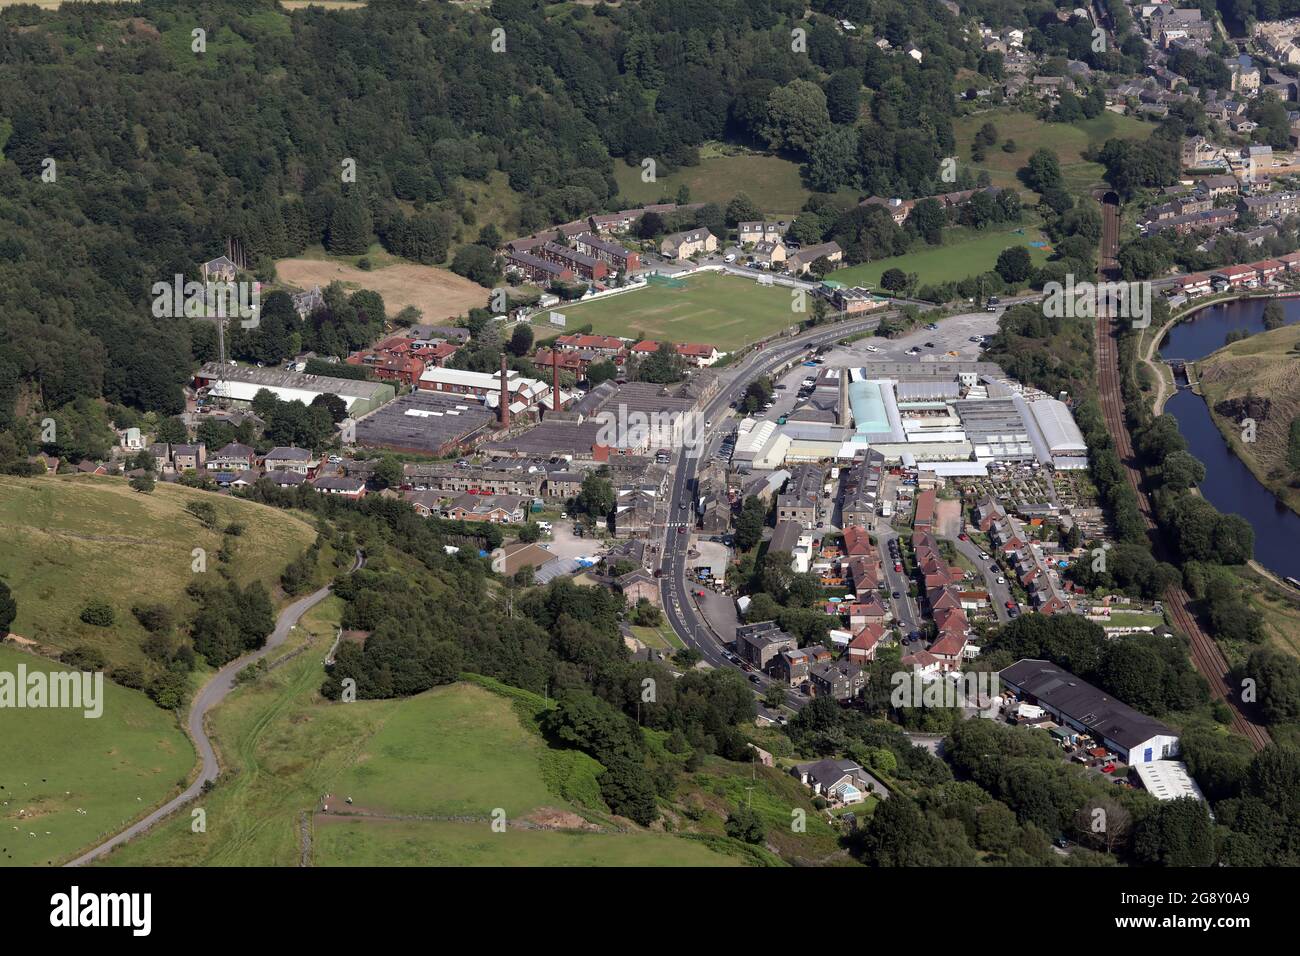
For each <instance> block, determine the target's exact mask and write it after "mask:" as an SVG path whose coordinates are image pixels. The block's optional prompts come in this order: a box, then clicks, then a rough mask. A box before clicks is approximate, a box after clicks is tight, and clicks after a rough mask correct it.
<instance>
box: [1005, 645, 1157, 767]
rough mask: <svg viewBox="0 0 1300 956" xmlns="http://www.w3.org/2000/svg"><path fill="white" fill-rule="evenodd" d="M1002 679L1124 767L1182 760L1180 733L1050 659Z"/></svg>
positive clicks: (1024, 664)
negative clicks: (1090, 738)
mask: <svg viewBox="0 0 1300 956" xmlns="http://www.w3.org/2000/svg"><path fill="white" fill-rule="evenodd" d="M998 676H999V677H1000V678H1001V680H1002V683H1003V684H1005V685H1006V686H1007V687H1009V688H1011V689H1012V690H1013V691H1015V692H1016V693H1017V694H1018V695H1020V696H1021V697H1026V698H1030V701H1029V702H1030V703H1037V704H1038V705H1039V706H1041V707H1042V708H1043V709H1044V710H1045V711H1047V712H1048V713H1049V714H1051V715H1052V716H1053V717H1054V718H1056V719H1057V720H1059V721H1060V722H1061V723H1064V724H1067V725H1068V726H1070V727H1073V728H1074V729H1075V730H1079V731H1084V732H1086V733H1089V734H1092V735H1094V736H1096V737H1099V738H1101V740H1102V743H1103V744H1104V745H1105V746H1106V747H1107V748H1109V749H1110V750H1112V751H1114V752H1115V753H1116V754H1118V755H1119V757H1120V759H1121V760H1123V761H1124V763H1126V764H1130V765H1136V764H1143V763H1151V762H1152V761H1153V760H1166V759H1168V758H1170V757H1176V756H1178V735H1177V734H1176V733H1175V732H1174V731H1173V730H1171V729H1170V728H1168V727H1166V726H1165V725H1164V724H1162V723H1160V721H1158V720H1156V719H1155V718H1154V717H1148V716H1147V715H1146V714H1143V713H1139V712H1138V711H1136V710H1134V709H1133V708H1132V707H1130V706H1128V704H1124V703H1121V702H1120V701H1118V700H1115V699H1114V698H1113V697H1111V696H1110V695H1109V694H1107V693H1105V692H1104V691H1102V690H1100V689H1099V688H1096V687H1093V686H1092V685H1091V684H1089V683H1088V682H1087V681H1084V680H1080V679H1079V678H1078V677H1075V676H1074V675H1073V674H1071V673H1070V672H1069V671H1067V670H1063V669H1062V668H1060V667H1057V666H1056V665H1055V664H1053V663H1051V662H1050V661H1038V660H1028V659H1027V660H1020V661H1016V662H1015V663H1014V664H1012V665H1011V666H1010V667H1007V668H1005V669H1004V670H1002V671H1001V672H1000V673H999V675H998Z"/></svg>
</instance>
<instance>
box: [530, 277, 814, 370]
mask: <svg viewBox="0 0 1300 956" xmlns="http://www.w3.org/2000/svg"><path fill="white" fill-rule="evenodd" d="M790 291H791V290H790V289H787V288H783V287H781V286H772V287H767V286H760V285H758V284H757V283H756V282H754V281H753V280H752V279H743V278H740V277H739V276H727V275H722V274H721V273H712V272H705V273H701V274H699V275H694V276H691V277H690V278H688V279H687V280H686V287H685V288H681V289H672V288H668V287H666V286H656V285H651V286H649V287H648V288H644V289H638V290H636V291H634V292H627V293H624V294H623V295H615V296H610V297H609V298H607V299H598V300H596V301H595V302H585V303H581V304H578V305H573V306H569V307H568V308H565V309H564V315H565V316H566V317H567V318H568V327H569V328H571V329H572V328H576V327H578V326H583V325H591V327H592V331H593V332H595V333H596V334H597V335H619V336H624V337H634V338H647V339H653V340H655V341H669V342H704V343H708V344H710V345H713V346H715V347H716V348H718V349H720V350H722V351H724V352H729V351H732V350H734V349H737V348H740V347H742V346H744V345H746V344H748V343H750V342H756V341H758V340H759V339H762V338H766V337H767V336H769V335H772V334H774V333H776V332H780V331H781V330H782V329H786V328H789V327H790V326H792V325H795V324H797V323H798V322H799V321H800V320H801V319H803V318H804V317H805V316H804V315H802V314H800V313H797V312H794V311H792V310H791V308H790V306H791V301H792V300H791V296H790ZM537 324H538V325H539V326H542V327H544V328H546V329H547V333H546V334H551V333H554V332H555V331H557V330H556V329H555V327H554V326H550V325H547V324H546V323H545V322H544V321H543V322H539V323H537ZM542 334H543V333H541V332H540V331H539V332H538V335H539V337H540V336H541V335H542Z"/></svg>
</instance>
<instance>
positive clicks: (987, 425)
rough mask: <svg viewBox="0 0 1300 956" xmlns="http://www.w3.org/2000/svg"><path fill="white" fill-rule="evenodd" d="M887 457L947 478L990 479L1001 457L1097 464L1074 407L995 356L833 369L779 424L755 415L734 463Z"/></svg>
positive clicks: (740, 436)
mask: <svg viewBox="0 0 1300 956" xmlns="http://www.w3.org/2000/svg"><path fill="white" fill-rule="evenodd" d="M867 449H870V450H871V451H872V452H874V453H876V454H878V455H879V456H880V457H881V458H882V459H883V460H884V461H886V462H902V463H903V464H906V465H908V466H916V465H924V467H925V468H926V469H927V470H933V471H936V472H937V473H939V474H942V475H984V474H988V466H989V465H990V464H993V463H995V462H1036V463H1037V464H1038V465H1041V466H1044V467H1048V466H1050V467H1053V468H1056V469H1061V470H1064V469H1078V468H1086V467H1087V445H1086V444H1085V442H1084V440H1083V435H1082V433H1081V432H1080V431H1079V428H1078V426H1077V425H1076V424H1075V422H1074V418H1073V416H1072V415H1071V413H1070V409H1069V407H1068V406H1066V405H1065V403H1063V402H1061V401H1058V400H1056V399H1053V398H1050V397H1048V396H1046V395H1043V394H1041V393H1037V392H1025V391H1024V390H1023V389H1022V388H1021V387H1020V386H1019V385H1016V384H1014V383H1012V382H1009V381H1007V380H1005V378H1004V377H1003V372H1002V370H1001V369H1000V368H998V367H997V366H996V365H993V364H991V363H988V362H911V363H908V362H876V363H870V364H868V365H866V366H863V367H861V368H842V369H841V368H824V369H822V370H821V372H820V373H819V375H818V380H817V383H816V385H815V386H814V387H813V388H812V390H811V392H810V393H809V395H808V397H807V398H806V400H805V401H804V402H802V403H801V404H799V405H797V406H796V407H795V408H794V409H793V410H792V411H791V412H789V413H788V414H787V415H786V416H785V420H784V422H781V423H773V422H767V421H756V420H753V419H745V420H744V421H742V422H741V423H740V426H739V428H738V429H737V435H736V443H735V449H734V451H733V454H732V462H733V464H734V465H735V466H736V467H737V468H738V469H740V470H767V469H774V468H778V467H780V466H781V465H783V464H786V465H788V464H796V463H801V462H820V461H853V460H854V459H856V458H860V457H861V456H862V455H863V454H864V453H865V452H866V451H867Z"/></svg>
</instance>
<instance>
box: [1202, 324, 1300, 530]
mask: <svg viewBox="0 0 1300 956" xmlns="http://www.w3.org/2000/svg"><path fill="white" fill-rule="evenodd" d="M1196 372H1197V375H1198V376H1199V380H1200V387H1201V392H1202V394H1204V396H1205V399H1206V402H1207V403H1208V405H1209V407H1210V415H1211V417H1212V418H1213V419H1214V423H1215V424H1216V425H1217V426H1218V427H1219V431H1220V432H1222V433H1223V436H1224V438H1225V439H1226V440H1227V441H1228V443H1229V444H1230V445H1231V446H1232V450H1233V453H1234V454H1236V456H1237V457H1238V458H1240V459H1241V460H1242V461H1243V462H1245V463H1246V467H1248V468H1249V469H1250V470H1251V473H1252V474H1254V476H1255V477H1256V478H1258V479H1259V481H1260V483H1261V484H1263V485H1264V486H1265V487H1266V488H1268V489H1269V490H1270V491H1272V492H1273V493H1274V494H1275V495H1277V496H1278V498H1279V499H1280V500H1281V501H1282V502H1283V503H1284V504H1285V505H1286V506H1287V507H1289V508H1291V509H1292V510H1293V511H1297V512H1300V488H1293V487H1291V475H1292V471H1291V469H1290V468H1289V467H1288V466H1287V463H1286V456H1287V436H1288V429H1289V428H1290V425H1291V421H1292V420H1293V419H1294V418H1296V417H1297V416H1300V328H1297V326H1295V325H1287V326H1283V327H1282V328H1280V329H1274V330H1273V331H1271V332H1260V333H1258V334H1256V335H1252V336H1250V338H1247V339H1243V340H1242V341H1240V342H1234V343H1233V344H1232V345H1230V346H1228V347H1227V348H1223V349H1220V350H1219V351H1217V352H1215V353H1214V354H1212V355H1210V356H1209V357H1207V358H1205V359H1203V360H1202V361H1200V362H1198V363H1196ZM1246 395H1262V396H1267V397H1268V399H1269V402H1270V406H1269V414H1268V418H1266V419H1262V420H1260V421H1259V423H1258V428H1257V430H1256V433H1255V441H1254V442H1251V443H1247V442H1243V441H1242V440H1241V426H1240V425H1238V424H1237V423H1236V422H1235V421H1232V420H1230V419H1225V418H1223V417H1222V416H1220V415H1218V414H1217V413H1216V412H1215V411H1214V406H1215V405H1217V404H1218V403H1219V402H1221V401H1223V400H1225V399H1231V398H1244V397H1245V396H1246Z"/></svg>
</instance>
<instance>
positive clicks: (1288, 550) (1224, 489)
mask: <svg viewBox="0 0 1300 956" xmlns="http://www.w3.org/2000/svg"><path fill="white" fill-rule="evenodd" d="M1264 302H1265V300H1262V299H1255V300H1247V301H1241V302H1231V303H1227V304H1225V305H1215V306H1211V307H1210V308H1208V309H1205V310H1204V311H1202V312H1200V313H1198V314H1197V315H1196V317H1195V318H1193V319H1189V320H1188V321H1186V322H1182V323H1179V324H1178V325H1176V326H1174V327H1173V328H1172V329H1171V330H1170V331H1169V334H1168V335H1167V336H1166V337H1165V340H1164V342H1162V343H1161V347H1160V356H1161V358H1178V359H1184V360H1186V361H1189V362H1192V361H1196V360H1198V359H1202V358H1204V357H1205V356H1206V355H1209V354H1210V353H1211V352H1214V351H1216V350H1218V349H1220V348H1222V347H1223V338H1224V336H1225V335H1227V333H1228V332H1230V331H1232V330H1234V329H1247V330H1249V331H1250V332H1261V331H1263V329H1264V324H1263V318H1262V316H1263V313H1264ZM1283 305H1284V306H1285V308H1286V320H1287V324H1288V325H1290V324H1292V323H1295V322H1300V299H1286V300H1283ZM1165 411H1167V412H1168V413H1169V414H1171V415H1173V416H1174V418H1176V419H1177V420H1178V429H1179V431H1181V432H1182V435H1183V437H1184V438H1185V439H1187V448H1188V451H1190V452H1191V453H1192V454H1193V455H1195V456H1196V457H1197V458H1199V459H1200V460H1201V461H1202V462H1204V463H1205V480H1204V481H1203V482H1201V494H1202V495H1204V496H1205V498H1206V500H1207V501H1209V502H1210V503H1211V504H1212V505H1214V507H1216V508H1218V509H1219V510H1220V511H1222V512H1225V513H1232V514H1238V515H1241V516H1242V517H1243V518H1245V519H1246V520H1247V521H1249V522H1250V524H1251V527H1253V528H1254V529H1255V559H1256V560H1257V561H1259V563H1260V564H1262V565H1264V567H1266V568H1268V569H1269V570H1270V571H1273V572H1274V573H1275V574H1279V575H1283V576H1291V577H1297V578H1300V515H1297V514H1296V513H1295V512H1294V511H1291V510H1290V509H1289V508H1287V507H1286V506H1285V505H1283V504H1282V502H1280V501H1279V500H1278V499H1277V496H1276V495H1274V494H1273V493H1272V492H1271V491H1269V490H1268V489H1267V488H1265V487H1264V486H1263V485H1261V484H1260V483H1259V481H1257V480H1256V478H1255V476H1254V475H1253V474H1251V472H1250V469H1249V468H1247V467H1246V465H1245V464H1244V463H1243V462H1242V461H1241V459H1240V458H1238V457H1237V456H1236V455H1235V454H1234V453H1233V451H1232V448H1231V446H1230V445H1229V444H1228V443H1227V442H1226V441H1225V440H1224V438H1223V435H1222V434H1221V433H1220V432H1219V429H1218V428H1217V427H1216V426H1215V424H1214V420H1213V419H1212V418H1211V417H1210V409H1209V406H1208V405H1207V404H1206V402H1205V399H1203V398H1201V396H1199V395H1197V394H1196V393H1194V392H1192V391H1190V390H1189V389H1182V390H1180V391H1179V392H1177V393H1176V394H1175V395H1174V396H1173V397H1171V398H1170V399H1169V400H1168V401H1167V402H1165Z"/></svg>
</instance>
